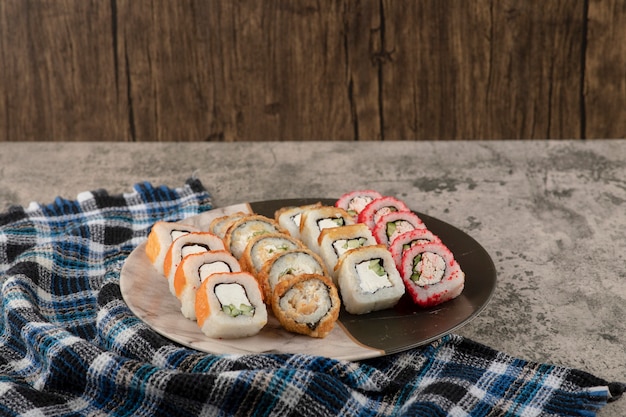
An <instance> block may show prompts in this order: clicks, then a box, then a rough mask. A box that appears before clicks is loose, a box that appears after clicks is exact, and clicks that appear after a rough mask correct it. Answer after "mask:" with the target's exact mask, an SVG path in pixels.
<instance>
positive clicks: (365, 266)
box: [356, 258, 393, 294]
mask: <svg viewBox="0 0 626 417" xmlns="http://www.w3.org/2000/svg"><path fill="white" fill-rule="evenodd" d="M356 273H357V277H358V283H359V288H360V289H361V291H363V292H366V293H372V294H373V293H375V292H376V291H378V290H380V289H382V288H387V287H392V286H393V284H392V283H391V281H389V275H387V271H386V270H385V267H384V265H383V260H382V259H380V258H375V259H370V260H366V261H363V262H360V263H358V264H356Z"/></svg>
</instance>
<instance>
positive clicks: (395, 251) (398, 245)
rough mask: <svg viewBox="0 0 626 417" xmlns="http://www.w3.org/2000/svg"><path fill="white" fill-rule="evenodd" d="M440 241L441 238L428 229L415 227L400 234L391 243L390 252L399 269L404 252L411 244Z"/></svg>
mask: <svg viewBox="0 0 626 417" xmlns="http://www.w3.org/2000/svg"><path fill="white" fill-rule="evenodd" d="M431 242H435V243H440V242H441V239H439V236H437V235H435V234H434V233H433V232H431V231H430V230H428V229H414V230H411V231H408V232H405V233H402V234H400V235H398V236H397V237H396V238H395V239H394V240H393V241H392V242H391V244H390V245H389V252H391V257H392V258H393V261H394V262H395V263H396V267H397V268H398V271H400V269H401V268H402V254H403V253H404V251H406V250H408V249H409V248H410V247H411V246H415V245H421V244H424V243H431Z"/></svg>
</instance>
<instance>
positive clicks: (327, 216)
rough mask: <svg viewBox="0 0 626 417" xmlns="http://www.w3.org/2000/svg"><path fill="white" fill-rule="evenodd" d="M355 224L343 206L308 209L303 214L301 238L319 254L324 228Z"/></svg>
mask: <svg viewBox="0 0 626 417" xmlns="http://www.w3.org/2000/svg"><path fill="white" fill-rule="evenodd" d="M350 224H354V220H353V219H352V216H350V215H349V214H348V212H347V211H345V210H344V209H342V208H339V207H332V206H322V207H318V208H314V209H311V210H307V211H305V212H304V213H303V214H302V221H301V223H300V239H301V240H302V241H303V242H304V244H305V245H306V246H307V247H308V248H309V249H311V250H313V251H314V252H316V253H318V254H319V251H320V249H319V240H318V238H319V236H320V233H321V232H322V230H324V229H330V228H333V227H340V226H347V225H350Z"/></svg>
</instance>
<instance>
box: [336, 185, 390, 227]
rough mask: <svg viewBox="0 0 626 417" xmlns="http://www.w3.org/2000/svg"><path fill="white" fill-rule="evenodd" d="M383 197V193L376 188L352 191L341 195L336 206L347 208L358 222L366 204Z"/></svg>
mask: <svg viewBox="0 0 626 417" xmlns="http://www.w3.org/2000/svg"><path fill="white" fill-rule="evenodd" d="M381 197H383V195H382V194H381V193H379V192H378V191H374V190H356V191H351V192H349V193H346V194H344V195H342V196H341V197H339V199H338V200H337V202H336V203H335V207H339V208H342V209H344V210H346V211H347V212H348V214H350V216H352V218H353V219H354V221H355V222H356V221H357V219H358V217H359V213H360V212H361V211H363V209H364V208H365V206H367V205H368V204H369V203H371V202H372V201H373V200H376V199H377V198H381Z"/></svg>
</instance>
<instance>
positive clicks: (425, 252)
mask: <svg viewBox="0 0 626 417" xmlns="http://www.w3.org/2000/svg"><path fill="white" fill-rule="evenodd" d="M400 274H401V275H402V280H403V281H404V285H405V286H406V289H407V291H408V293H409V295H410V296H411V298H412V299H413V302H415V303H416V304H418V305H419V306H422V307H432V306H435V305H437V304H441V303H443V302H445V301H448V300H451V299H453V298H455V297H458V296H459V294H461V292H462V291H463V287H464V286H465V274H464V273H463V271H462V270H461V267H460V266H459V264H458V262H457V261H456V260H455V259H454V256H453V255H452V252H450V250H449V249H448V248H447V247H446V246H445V245H444V244H442V243H425V244H421V245H415V246H413V247H411V248H409V249H407V250H406V251H405V252H404V254H403V255H402V264H401V269H400Z"/></svg>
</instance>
